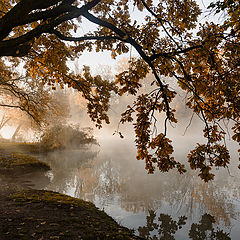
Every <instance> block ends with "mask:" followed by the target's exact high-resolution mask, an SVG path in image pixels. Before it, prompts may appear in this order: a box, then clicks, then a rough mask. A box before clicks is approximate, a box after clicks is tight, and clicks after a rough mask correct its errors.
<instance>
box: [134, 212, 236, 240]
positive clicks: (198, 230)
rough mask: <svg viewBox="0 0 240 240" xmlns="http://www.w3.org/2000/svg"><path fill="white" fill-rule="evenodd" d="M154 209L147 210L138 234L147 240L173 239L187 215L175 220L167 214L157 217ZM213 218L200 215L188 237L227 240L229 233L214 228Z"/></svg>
mask: <svg viewBox="0 0 240 240" xmlns="http://www.w3.org/2000/svg"><path fill="white" fill-rule="evenodd" d="M156 217H157V215H156V213H155V212H154V211H152V210H151V211H149V214H148V216H147V217H146V220H147V224H146V226H143V227H139V228H138V232H139V235H140V236H141V237H143V238H145V239H148V240H158V239H161V240H174V239H175V238H174V234H175V233H176V232H177V231H178V230H179V229H181V228H182V227H183V226H184V225H185V224H186V220H187V217H185V216H181V217H179V218H178V220H177V221H175V220H173V219H172V218H171V216H169V215H167V214H160V215H159V217H158V218H156ZM215 222H216V221H215V219H214V217H213V216H211V215H210V214H206V213H205V214H204V215H202V218H201V220H200V221H199V223H193V224H192V225H191V228H190V230H189V232H188V237H189V239H193V240H206V239H210V240H229V239H231V238H230V237H229V233H226V232H224V231H223V230H220V229H218V228H217V229H215V227H214V223H215Z"/></svg>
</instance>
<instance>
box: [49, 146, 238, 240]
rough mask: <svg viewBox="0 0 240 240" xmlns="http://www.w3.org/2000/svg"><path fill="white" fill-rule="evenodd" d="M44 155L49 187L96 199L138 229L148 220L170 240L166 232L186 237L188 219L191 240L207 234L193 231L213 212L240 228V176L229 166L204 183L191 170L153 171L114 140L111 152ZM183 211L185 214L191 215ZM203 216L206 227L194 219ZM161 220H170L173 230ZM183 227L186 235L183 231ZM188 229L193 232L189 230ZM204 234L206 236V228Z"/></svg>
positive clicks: (224, 222) (218, 220) (216, 218)
mask: <svg viewBox="0 0 240 240" xmlns="http://www.w3.org/2000/svg"><path fill="white" fill-rule="evenodd" d="M103 149H106V148H103ZM184 156H185V155H184ZM45 159H46V160H47V161H48V162H49V163H50V165H51V167H52V169H53V172H52V174H53V177H52V180H51V183H50V184H49V185H48V186H47V189H49V190H54V191H58V192H61V193H65V194H68V195H71V196H74V197H78V198H82V199H85V200H89V201H92V202H94V203H95V204H96V205H97V206H98V207H99V208H100V209H104V210H105V211H106V212H107V213H108V214H110V215H111V216H113V217H114V218H115V219H117V221H119V222H120V223H121V224H122V225H125V226H127V227H130V228H135V229H142V230H139V233H141V232H144V231H145V232H146V231H147V230H146V227H147V226H148V225H149V226H151V228H153V229H155V230H154V231H160V232H159V233H158V234H159V236H160V239H167V238H161V237H162V236H165V235H166V236H168V234H170V235H171V234H172V235H174V234H175V233H173V232H174V231H175V232H176V234H177V238H176V239H187V238H186V236H185V238H184V237H182V238H181V237H180V235H181V234H182V230H181V231H180V226H183V225H184V222H187V224H186V225H189V224H192V227H191V231H189V236H188V238H189V237H190V232H191V234H192V235H191V237H192V239H204V238H194V233H193V232H199V231H201V229H202V227H203V226H204V224H203V223H204V222H205V221H207V220H206V219H210V217H209V216H213V217H214V221H213V219H212V220H211V221H212V224H213V223H216V224H219V226H220V225H221V226H224V227H225V228H227V229H230V228H233V229H232V232H231V234H232V235H234V234H235V233H236V234H237V233H239V231H238V230H237V229H238V228H239V226H240V225H239V222H238V220H239V207H240V204H239V201H238V199H239V197H240V196H239V180H240V179H239V177H238V176H237V175H236V174H235V173H234V171H232V172H231V174H233V175H235V177H231V176H230V175H229V173H228V171H226V170H225V171H221V172H217V173H216V179H215V181H213V182H210V183H204V182H203V181H201V180H200V179H199V177H198V176H197V174H196V173H192V172H191V171H189V172H188V173H187V174H185V175H179V174H178V173H176V172H174V171H171V172H169V173H167V174H161V173H155V174H154V175H148V174H146V172H145V169H144V163H143V162H141V161H136V160H135V152H134V147H132V146H131V145H130V144H124V145H121V144H116V145H110V144H109V145H107V151H106V150H101V151H100V152H98V151H97V150H93V151H91V150H89V149H82V150H78V151H68V152H58V153H52V154H50V155H47V156H45ZM150 209H151V210H153V212H151V214H152V215H148V214H150V212H149V210H150ZM154 212H155V213H154ZM157 212H158V213H160V212H161V215H159V216H158V218H160V219H161V224H160V225H159V223H156V224H157V225H155V222H154V221H152V222H151V221H150V219H151V218H153V216H154V214H156V213H157ZM206 214H208V215H206ZM146 216H148V218H147V219H149V220H147V222H148V221H150V222H148V223H147V225H146V224H145V222H146ZM170 216H173V217H174V219H178V220H173V219H171V217H170ZM181 216H186V219H185V218H181ZM207 217H208V218H207ZM198 221H200V222H199V224H200V225H201V226H202V227H200V225H196V224H195V225H194V224H193V223H194V222H198ZM211 221H210V220H209V221H208V222H206V224H210V222H211ZM162 224H165V225H166V224H168V225H169V227H170V229H171V230H169V231H170V232H168V230H166V229H165V228H164V226H165V225H163V226H162ZM233 225H234V227H233ZM139 226H145V227H142V228H139ZM194 226H195V227H194ZM208 226H210V225H206V227H208ZM151 228H149V229H151ZM144 229H145V230H144ZM149 231H150V230H149ZM184 231H185V230H184ZM209 231H210V230H209ZM211 231H212V232H211V234H213V235H212V236H215V235H216V237H217V236H219V234H220V233H219V232H218V231H217V230H216V229H215V230H214V229H212V230H211ZM178 232H180V233H181V234H180V235H178ZM142 234H143V233H142ZM146 234H147V233H146ZM186 234H188V231H185V235H186ZM199 234H200V235H199V236H202V235H201V234H202V233H200V232H199ZM214 234H215V235H214ZM170 235H169V236H170ZM146 236H148V235H146ZM149 237H150V236H149ZM151 237H152V236H151ZM149 239H151V238H149ZM152 239H154V238H152ZM169 239H171V238H169ZM173 239H174V238H173ZM206 239H207V238H206ZM210 239H211V238H210ZM213 239H214V238H213ZM216 239H218V238H216ZM223 239H225V238H223ZM226 239H227V238H226ZM233 239H234V238H233Z"/></svg>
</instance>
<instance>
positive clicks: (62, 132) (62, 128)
mask: <svg viewBox="0 0 240 240" xmlns="http://www.w3.org/2000/svg"><path fill="white" fill-rule="evenodd" d="M40 144H41V147H42V148H44V149H45V150H54V149H65V148H79V147H82V146H83V145H85V144H97V141H96V139H95V138H94V137H93V135H92V129H91V128H82V129H81V128H80V127H79V126H78V125H67V126H66V125H57V126H54V127H51V128H48V129H47V130H46V131H45V132H44V134H43V135H42V136H41V138H40Z"/></svg>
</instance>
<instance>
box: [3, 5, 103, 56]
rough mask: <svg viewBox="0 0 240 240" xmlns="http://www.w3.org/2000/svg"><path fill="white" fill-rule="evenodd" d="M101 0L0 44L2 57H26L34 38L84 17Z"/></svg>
mask: <svg viewBox="0 0 240 240" xmlns="http://www.w3.org/2000/svg"><path fill="white" fill-rule="evenodd" d="M100 1H101V0H93V1H91V2H89V3H87V4H85V5H84V6H82V7H80V8H77V7H72V10H71V11H70V12H69V13H66V14H64V15H60V16H59V17H57V18H56V19H53V20H50V21H49V22H48V21H46V22H44V23H43V24H40V25H38V26H37V27H36V28H34V29H33V30H31V31H29V32H27V33H25V34H24V35H22V36H20V37H17V38H14V39H10V40H5V41H1V42H0V56H24V55H26V54H27V52H28V51H29V50H30V48H31V46H32V44H33V41H34V38H38V37H39V36H40V35H41V34H43V33H48V32H50V31H51V30H52V29H54V28H55V27H56V26H58V25H60V24H61V23H63V22H65V21H68V20H71V19H74V18H78V17H79V16H81V15H83V13H84V12H86V11H88V10H90V9H91V8H93V7H94V6H96V5H97V4H98V3H99V2H100Z"/></svg>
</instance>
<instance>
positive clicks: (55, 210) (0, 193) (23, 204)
mask: <svg viewBox="0 0 240 240" xmlns="http://www.w3.org/2000/svg"><path fill="white" fill-rule="evenodd" d="M17 147H18V146H16V145H15V146H14V145H12V146H11V145H8V150H6V148H4V147H3V146H0V155H1V160H0V170H2V171H0V184H1V188H0V240H8V239H9V240H14V239H16V240H17V239H18V240H22V239H24V240H28V239H29V240H30V239H38V240H39V239H41V240H45V239H46V240H49V239H60V240H64V239H70V240H75V239H87V240H88V239H89V240H91V239H92V240H96V239H104V240H105V239H106V240H107V239H109V240H110V239H119V240H121V239H122V240H125V239H126V240H127V239H141V238H139V237H137V236H135V235H134V234H133V231H131V230H129V229H127V228H124V227H122V226H120V225H119V224H118V223H117V222H116V221H115V220H114V219H112V218H111V217H110V216H108V215H107V214H106V213H105V212H103V211H100V210H99V209H97V208H96V207H95V205H94V204H92V203H90V202H86V201H83V200H80V199H76V198H72V197H69V196H66V195H63V194H59V193H56V192H51V191H44V190H34V189H30V188H26V187H23V186H21V185H19V184H18V183H13V182H11V183H9V182H5V181H4V177H3V176H4V174H9V173H10V172H11V174H13V173H14V174H21V171H23V172H25V171H30V169H31V171H36V170H37V169H38V168H40V169H41V171H42V170H48V169H49V166H47V165H45V163H42V162H40V161H38V160H37V159H35V158H32V157H30V156H27V155H26V152H27V151H26V149H27V148H28V147H23V145H21V148H23V149H24V154H22V153H10V151H12V150H13V149H16V148H17ZM1 149H3V150H4V151H1ZM10 149H11V150H10ZM31 149H32V147H31ZM19 166H20V167H19ZM14 169H16V171H14ZM20 170H21V171H20ZM3 172H5V173H3Z"/></svg>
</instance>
